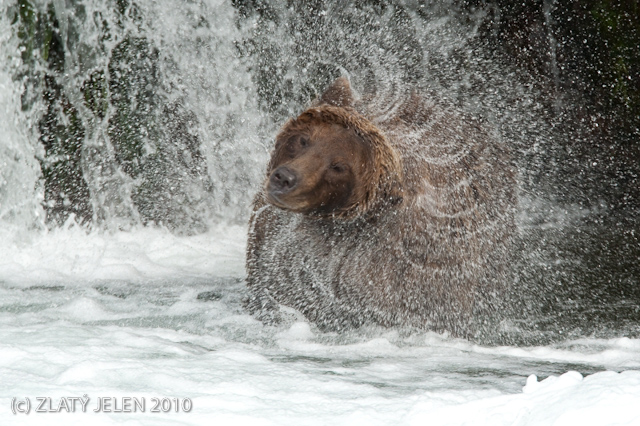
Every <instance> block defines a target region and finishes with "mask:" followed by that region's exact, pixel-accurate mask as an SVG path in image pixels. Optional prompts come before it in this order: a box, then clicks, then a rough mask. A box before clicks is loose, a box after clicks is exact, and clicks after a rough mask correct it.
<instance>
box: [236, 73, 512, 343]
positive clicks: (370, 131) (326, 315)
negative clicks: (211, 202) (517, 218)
mask: <svg viewBox="0 0 640 426" xmlns="http://www.w3.org/2000/svg"><path fill="white" fill-rule="evenodd" d="M515 188H516V184H515V169H514V166H513V165H512V162H511V159H510V155H509V151H508V149H506V147H505V146H504V145H503V144H502V143H500V141H499V139H498V138H497V137H496V136H495V135H491V134H490V133H488V132H487V131H486V130H485V129H484V128H483V127H482V126H481V125H480V124H479V123H478V122H477V121H475V120H473V119H471V118H469V117H466V116H465V115H463V114H461V113H457V112H455V111H453V110H452V109H451V108H449V109H446V108H442V107H437V106H436V105H435V104H434V103H430V102H428V101H426V100H425V99H423V98H421V97H420V96H418V95H416V94H412V95H409V96H407V97H406V99H405V100H404V101H403V102H401V103H392V104H390V103H388V102H384V100H377V101H376V100H373V99H370V100H368V101H367V100H366V99H365V100H356V99H355V96H354V93H353V92H352V90H351V87H350V85H349V82H348V80H347V79H346V78H343V77H342V78H339V79H337V80H336V81H335V82H334V83H333V84H332V85H331V86H330V87H329V88H328V89H327V90H326V92H325V93H324V94H323V95H322V96H321V97H320V98H319V99H318V100H317V101H315V102H314V103H313V104H312V106H311V107H310V108H309V109H307V110H306V111H304V112H303V113H302V114H301V115H300V116H299V117H297V118H295V119H292V120H290V121H289V122H287V123H286V124H285V125H284V127H283V128H282V130H281V131H280V132H279V134H278V135H277V137H276V144H275V148H274V150H273V153H272V155H271V161H270V162H269V166H268V172H267V178H266V181H265V184H264V188H263V190H262V191H261V192H259V193H258V195H257V196H256V198H255V200H254V206H253V214H252V217H251V220H250V229H249V242H248V247H247V285H248V288H249V298H248V301H247V307H248V309H249V310H250V311H251V312H253V313H254V314H258V316H259V317H260V318H261V319H262V320H265V321H277V320H278V318H280V312H281V311H280V306H288V307H291V308H294V309H296V310H298V311H299V312H301V313H302V314H303V315H304V316H305V317H306V318H307V319H308V320H310V321H312V322H314V323H316V324H317V325H318V326H320V327H322V328H324V329H334V330H335V329H338V330H339V329H343V328H345V327H354V326H362V325H364V324H379V325H383V326H408V327H419V328H421V329H430V330H436V331H448V332H450V333H452V334H454V335H458V336H461V335H462V336H464V335H469V333H471V332H472V328H473V327H472V324H473V323H474V319H477V318H478V317H480V316H482V315H483V314H486V313H490V311H491V310H492V306H493V305H492V303H491V302H487V300H489V299H487V295H494V296H496V295H497V296H498V297H499V294H500V291H503V289H504V288H505V286H504V284H505V283H504V281H505V276H504V275H505V273H504V271H505V270H506V269H505V263H506V262H507V259H508V253H509V244H510V241H511V239H512V238H511V235H512V233H513V229H514V207H515V203H516V201H515Z"/></svg>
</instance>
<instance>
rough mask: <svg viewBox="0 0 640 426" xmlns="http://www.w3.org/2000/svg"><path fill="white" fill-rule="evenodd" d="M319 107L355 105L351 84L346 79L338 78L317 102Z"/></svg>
mask: <svg viewBox="0 0 640 426" xmlns="http://www.w3.org/2000/svg"><path fill="white" fill-rule="evenodd" d="M316 104H317V105H322V104H329V105H333V106H337V107H348V106H352V105H353V92H352V91H351V84H349V80H347V78H346V77H338V78H337V79H336V80H335V81H334V82H333V83H331V85H330V86H329V87H327V90H325V91H324V93H323V94H322V95H321V96H320V99H318V100H317V101H316Z"/></svg>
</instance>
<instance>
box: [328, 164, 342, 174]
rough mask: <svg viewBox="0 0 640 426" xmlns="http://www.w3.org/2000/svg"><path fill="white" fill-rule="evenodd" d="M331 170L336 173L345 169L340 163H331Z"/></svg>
mask: <svg viewBox="0 0 640 426" xmlns="http://www.w3.org/2000/svg"><path fill="white" fill-rule="evenodd" d="M331 170H333V171H334V172H336V173H342V172H344V171H345V167H344V166H343V165H342V164H340V163H333V164H332V165H331Z"/></svg>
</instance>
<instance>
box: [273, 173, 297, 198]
mask: <svg viewBox="0 0 640 426" xmlns="http://www.w3.org/2000/svg"><path fill="white" fill-rule="evenodd" d="M297 184H298V175H297V174H296V172H294V171H293V170H291V169H290V168H288V167H286V166H280V167H278V168H277V169H275V170H274V171H273V173H271V177H270V178H269V192H271V193H274V192H275V193H277V194H286V193H287V192H290V191H291V190H292V189H293V188H295V187H296V185H297Z"/></svg>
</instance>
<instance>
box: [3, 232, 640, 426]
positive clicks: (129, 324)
mask: <svg viewBox="0 0 640 426" xmlns="http://www.w3.org/2000/svg"><path fill="white" fill-rule="evenodd" d="M245 231H246V229H245V228H244V227H238V226H219V227H217V228H216V229H214V230H212V231H211V232H209V233H207V234H204V235H198V236H192V237H177V236H175V235H172V234H170V233H169V232H167V231H165V230H162V229H149V228H140V229H137V230H134V231H132V232H117V233H112V234H109V233H102V232H92V233H88V234H87V233H86V232H84V231H83V230H81V229H79V228H77V227H73V226H72V227H70V228H69V229H56V230H53V231H50V232H45V233H33V234H31V240H30V241H28V242H24V241H12V240H11V239H7V238H5V239H3V242H2V243H1V245H0V259H1V260H0V281H1V283H2V284H0V293H1V295H0V300H1V302H0V382H2V383H3V386H2V390H1V391H0V413H1V415H2V418H3V419H5V421H6V423H5V424H42V423H43V422H46V423H47V424H86V423H87V422H90V423H91V424H121V423H122V424H185V425H186V424H211V423H212V422H213V423H216V424H268V425H272V424H273V425H284V424H309V425H315V424H345V425H347V424H362V423H364V422H366V423H367V424H374V425H383V424H389V425H390V424H425V423H427V424H436V425H441V424H442V425H445V424H452V425H458V424H474V425H478V424H487V425H489V424H491V425H502V424H504V425H548V424H575V422H576V421H579V422H581V424H587V425H589V424H594V425H595V424H620V425H627V424H628V425H632V424H635V423H636V422H638V421H639V420H640V414H638V412H637V410H635V407H636V406H637V403H638V402H640V372H638V371H634V370H635V369H638V368H640V341H638V340H635V339H628V338H617V339H580V340H572V341H565V342H561V343H557V344H554V345H549V346H544V347H485V346H480V345H476V344H473V343H471V342H468V341H464V340H459V339H452V338H450V337H447V336H444V335H438V334H434V333H415V332H410V331H403V330H385V329H366V330H359V331H355V332H350V333H343V334H334V333H322V332H320V331H319V330H317V329H316V328H315V327H314V326H313V325H310V324H309V323H307V322H306V321H304V320H302V319H301V318H300V317H298V319H297V320H292V321H291V322H290V323H288V324H284V325H282V326H279V327H273V326H264V325H262V324H261V323H260V322H258V321H256V320H255V319H254V318H252V317H250V316H249V315H247V314H246V313H245V312H244V311H243V309H242V298H243V296H244V294H245V289H244V285H243V278H244V266H243V263H244V247H245ZM605 370H611V371H605ZM616 371H618V372H619V371H623V372H622V373H617V372H616ZM536 376H537V377H536ZM84 394H87V395H88V396H89V397H90V398H92V400H91V401H90V402H89V407H91V409H90V410H88V412H87V413H82V412H75V413H64V412H63V413H57V414H54V413H33V412H32V413H31V414H30V415H29V416H24V415H13V414H12V413H11V411H10V403H11V398H13V397H24V396H29V397H31V398H32V401H34V402H35V397H38V396H50V397H51V398H52V399H53V401H54V406H55V404H56V401H59V399H60V398H61V397H68V396H78V397H81V396H82V395H84ZM98 397H145V398H146V400H147V403H149V401H150V400H151V398H153V397H160V398H161V397H169V398H174V397H177V398H191V400H192V401H193V410H192V411H191V412H190V413H184V412H179V413H175V412H172V413H165V414H152V413H149V412H148V411H149V407H147V412H146V413H94V412H92V411H91V410H93V409H94V408H95V406H96V405H95V404H97V398H98ZM554 422H555V423H554Z"/></svg>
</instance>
